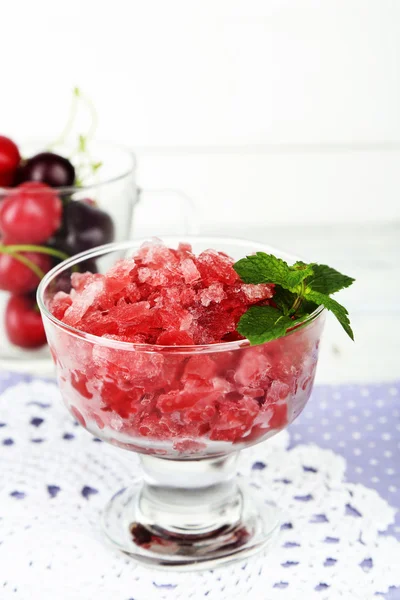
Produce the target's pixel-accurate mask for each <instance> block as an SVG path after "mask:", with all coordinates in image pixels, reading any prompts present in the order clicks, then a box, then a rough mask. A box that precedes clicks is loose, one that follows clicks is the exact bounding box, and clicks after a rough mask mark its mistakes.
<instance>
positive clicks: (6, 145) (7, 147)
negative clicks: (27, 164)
mask: <svg viewBox="0 0 400 600" xmlns="http://www.w3.org/2000/svg"><path fill="white" fill-rule="evenodd" d="M20 160H21V156H20V154H19V150H18V147H17V145H16V144H15V143H14V142H13V141H12V140H10V138H7V137H5V136H4V135H0V187H8V186H10V185H12V184H13V181H14V175H15V172H16V170H17V167H18V165H19V162H20Z"/></svg>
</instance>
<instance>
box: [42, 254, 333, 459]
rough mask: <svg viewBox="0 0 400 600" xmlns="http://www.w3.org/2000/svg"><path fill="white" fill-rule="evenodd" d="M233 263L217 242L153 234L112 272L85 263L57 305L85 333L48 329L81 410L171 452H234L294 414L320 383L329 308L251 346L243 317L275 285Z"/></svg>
mask: <svg viewBox="0 0 400 600" xmlns="http://www.w3.org/2000/svg"><path fill="white" fill-rule="evenodd" d="M233 264H234V260H233V259H232V258H230V257H229V256H227V255H226V254H224V253H222V252H218V251H216V250H212V249H210V250H205V251H204V252H202V253H201V254H200V255H198V256H195V255H194V254H193V252H192V249H191V247H190V246H189V245H188V244H180V245H179V247H178V248H177V249H176V250H175V249H171V248H167V247H166V246H164V245H162V244H161V243H160V244H159V243H152V244H146V245H144V246H142V247H141V248H140V249H139V250H138V251H137V253H136V254H135V255H134V256H133V257H132V258H126V259H123V260H120V261H118V262H117V263H116V264H115V265H114V266H113V267H112V268H111V269H110V270H109V271H108V272H107V273H106V274H105V275H103V274H99V273H96V274H92V273H83V274H81V273H73V274H72V276H71V284H72V288H71V291H70V293H68V294H67V293H65V292H58V293H57V294H56V295H55V296H54V298H53V299H52V300H51V302H50V305H49V308H50V310H51V312H52V313H53V315H54V316H55V317H56V318H57V319H59V320H60V321H62V322H63V323H64V324H65V325H68V326H70V327H73V328H74V329H75V330H79V331H80V332H83V334H82V335H80V334H79V332H76V334H75V335H71V334H70V329H69V328H66V329H63V328H62V327H59V328H51V329H50V330H49V331H47V335H48V339H49V344H50V347H51V348H52V351H53V352H52V354H53V357H54V359H55V360H56V362H57V365H58V374H59V380H60V385H61V388H62V391H63V396H64V398H65V400H66V402H67V404H68V406H69V408H70V410H71V411H72V412H73V414H74V415H75V416H76V418H78V419H79V420H80V421H81V422H82V423H84V424H85V426H86V427H87V428H88V429H89V430H90V431H92V432H93V433H95V434H96V435H98V436H100V437H103V438H104V439H107V440H108V441H111V442H112V443H114V444H117V445H120V446H122V447H126V448H130V449H134V450H137V449H138V448H139V449H140V451H142V452H147V453H155V454H159V455H161V456H167V457H179V456H186V455H187V456H190V457H196V456H199V457H201V456H211V455H218V454H224V453H226V450H227V445H229V446H231V447H232V450H234V449H236V448H237V449H239V448H240V447H243V446H245V445H248V444H250V443H255V442H256V441H259V440H260V439H262V438H266V437H268V436H270V435H272V434H273V433H275V432H276V431H277V430H280V429H282V428H283V427H285V426H286V425H287V424H288V423H289V422H291V421H292V420H293V418H295V416H297V414H298V413H299V412H300V411H301V410H302V408H303V407H304V405H305V403H306V401H307V399H308V397H309V394H310V391H311V386H312V382H313V378H314V372H315V367H316V362H317V354H318V341H319V336H320V332H321V328H322V322H321V319H320V318H317V319H315V320H314V321H311V322H310V323H308V324H307V325H306V326H305V327H303V328H299V329H297V330H294V331H292V332H291V333H290V334H288V335H286V336H284V337H281V338H279V339H276V340H273V341H270V342H268V343H265V344H263V345H260V346H250V344H249V342H248V341H247V340H245V339H243V338H242V336H240V335H239V334H238V332H237V331H236V327H237V324H238V321H239V319H240V317H241V316H242V315H243V314H244V313H245V312H246V311H247V309H248V308H249V307H250V306H252V305H265V304H269V303H271V302H273V294H274V286H273V285H270V284H259V285H251V284H244V283H243V282H242V281H241V280H240V278H239V276H238V275H237V273H236V271H235V270H234V268H233ZM84 334H92V335H91V336H89V337H85V335H84ZM92 336H98V337H97V338H94V337H92ZM99 338H101V339H99ZM121 342H123V343H122V344H121Z"/></svg>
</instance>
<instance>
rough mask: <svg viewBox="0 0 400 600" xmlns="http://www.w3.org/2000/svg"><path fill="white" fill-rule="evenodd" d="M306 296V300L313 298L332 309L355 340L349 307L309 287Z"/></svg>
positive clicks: (313, 300) (312, 299)
mask: <svg viewBox="0 0 400 600" xmlns="http://www.w3.org/2000/svg"><path fill="white" fill-rule="evenodd" d="M305 298H306V300H311V302H315V303H316V304H323V305H324V306H325V308H327V309H328V310H330V311H331V312H332V313H333V314H334V315H335V317H336V318H337V320H338V321H339V323H340V324H341V326H342V327H343V329H344V330H345V332H346V333H347V335H349V336H350V337H351V339H352V340H354V334H353V330H352V329H351V327H350V320H349V317H348V314H349V313H348V312H347V309H346V308H345V307H344V306H342V305H341V304H339V302H336V300H334V299H333V298H330V297H329V296H327V295H326V294H322V293H321V292H315V291H313V290H308V289H307V290H306V292H305Z"/></svg>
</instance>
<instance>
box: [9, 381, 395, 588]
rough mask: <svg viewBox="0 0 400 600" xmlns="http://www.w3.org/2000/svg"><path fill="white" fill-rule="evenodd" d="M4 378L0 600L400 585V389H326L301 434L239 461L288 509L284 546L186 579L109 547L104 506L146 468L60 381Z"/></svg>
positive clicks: (318, 392) (295, 431) (317, 394)
mask: <svg viewBox="0 0 400 600" xmlns="http://www.w3.org/2000/svg"><path fill="white" fill-rule="evenodd" d="M0 379H1V381H0V391H1V390H3V393H2V394H1V396H0V599H1V600H9V599H10V600H36V599H37V600H39V599H40V600H50V599H51V600H55V599H57V600H58V599H61V600H110V599H111V598H112V599H113V600H152V599H155V600H156V599H157V600H190V599H193V600H197V599H199V598H202V599H207V600H214V599H215V600H217V599H218V600H225V599H227V600H228V599H229V600H230V599H232V598H241V599H247V598H257V599H260V600H276V599H279V600H281V599H283V600H292V599H293V600H299V599H301V598H307V600H313V599H318V600H331V599H333V600H335V599H336V598H338V599H339V598H343V599H345V600H369V599H371V600H372V599H376V597H377V596H376V593H380V594H386V593H387V592H388V591H389V592H390V589H389V588H391V586H400V541H399V540H400V535H399V534H400V523H399V522H397V523H396V506H397V507H398V503H399V488H400V485H399V484H400V479H399V473H398V471H397V469H398V467H399V455H400V452H399V447H400V443H399V440H400V433H398V432H399V431H400V425H399V424H400V419H399V416H400V413H399V410H398V398H399V386H398V385H382V386H376V385H375V386H369V387H368V388H366V387H364V388H362V387H359V386H341V387H336V388H333V387H330V386H324V387H319V388H318V387H317V388H316V389H315V391H314V395H313V398H312V400H311V401H310V405H309V407H308V408H307V409H306V411H305V412H304V414H303V415H302V416H301V417H300V419H299V420H298V421H297V423H296V424H295V425H293V426H292V427H291V428H290V433H288V432H282V433H281V434H279V435H278V436H276V437H275V438H273V439H271V440H270V441H268V442H267V443H263V444H259V445H258V446H255V447H253V448H251V449H249V450H247V451H245V452H243V453H242V456H241V459H240V464H239V473H240V476H241V477H243V478H246V479H247V480H248V481H249V483H250V485H252V486H255V487H257V488H260V489H261V490H263V492H264V490H265V497H266V498H269V499H271V500H273V501H275V502H277V503H278V504H279V506H280V507H281V509H282V512H283V526H282V530H281V534H280V538H279V539H278V541H277V543H276V545H275V546H274V547H273V548H272V550H271V551H270V552H269V553H268V554H267V556H263V555H258V556H255V557H253V558H251V559H248V560H246V561H242V562H239V563H234V564H233V565H231V566H225V567H221V568H219V569H215V570H212V571H211V570H209V571H201V572H196V573H177V572H174V571H171V572H165V571H156V570H150V569H148V568H144V567H142V566H140V565H138V564H136V563H135V562H134V561H132V560H130V559H128V558H127V557H125V556H124V555H123V554H121V553H119V552H116V551H115V550H113V549H112V548H111V547H109V546H108V545H107V544H106V543H105V541H104V539H103V537H102V533H101V530H100V527H99V515H100V512H101V510H102V507H103V506H104V504H105V502H106V501H107V500H108V498H109V497H110V495H112V494H113V493H114V492H115V491H117V490H118V489H120V488H122V487H124V486H126V485H128V484H129V482H130V480H131V478H132V477H133V476H135V475H136V474H137V473H138V469H139V467H138V461H137V459H136V457H135V456H134V455H130V454H128V453H124V452H122V451H120V450H116V449H114V448H112V447H110V446H108V445H106V444H104V443H102V442H100V440H97V439H96V438H93V437H92V436H90V435H89V434H88V433H87V432H86V431H84V430H83V429H82V428H81V427H80V426H77V425H76V424H75V423H74V422H73V420H72V419H71V417H70V416H69V414H68V413H67V412H66V410H65V409H64V407H63V406H62V403H61V401H60V398H59V392H58V390H57V387H56V385H55V384H54V383H53V382H45V381H41V380H32V379H30V378H29V377H24V376H21V375H18V376H17V375H11V374H7V373H4V372H3V373H0ZM396 432H397V434H396ZM310 441H312V442H313V443H310ZM385 532H386V533H385ZM389 597H393V598H399V597H400V596H399V595H397V591H396V590H394V589H392V591H391V592H390V596H389Z"/></svg>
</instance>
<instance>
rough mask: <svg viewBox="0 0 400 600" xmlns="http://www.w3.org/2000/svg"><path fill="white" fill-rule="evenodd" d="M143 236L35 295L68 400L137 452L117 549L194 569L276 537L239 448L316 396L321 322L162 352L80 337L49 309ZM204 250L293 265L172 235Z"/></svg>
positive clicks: (103, 252)
mask: <svg viewBox="0 0 400 600" xmlns="http://www.w3.org/2000/svg"><path fill="white" fill-rule="evenodd" d="M143 241H144V240H139V241H132V242H125V243H120V244H109V245H107V246H102V247H100V248H97V249H94V250H91V251H88V252H85V253H82V254H80V255H78V256H75V257H73V258H72V259H70V260H68V261H65V262H63V263H61V264H60V265H58V266H57V267H56V268H54V269H53V270H52V271H50V272H49V273H48V274H47V275H46V276H45V278H44V279H43V280H42V282H41V284H40V287H39V290H38V302H39V307H40V310H41V312H42V316H43V320H44V324H45V329H46V333H47V338H48V342H49V345H50V349H51V353H52V356H53V359H54V362H55V364H56V368H57V377H58V383H59V386H60V389H61V393H62V397H63V400H64V402H65V404H66V406H67V408H68V409H69V410H70V412H71V413H72V414H73V415H74V417H75V418H76V419H77V420H78V421H79V422H80V424H81V425H82V426H83V427H85V428H86V429H87V430H88V431H90V432H91V433H93V434H94V435H96V436H98V437H99V438H101V439H103V440H104V441H106V442H108V443H110V444H113V445H115V446H118V447H120V448H123V449H125V450H130V451H133V452H138V453H139V454H140V458H141V463H142V466H143V470H144V476H143V481H142V482H141V483H140V484H135V485H133V486H131V487H128V488H126V489H124V490H121V491H119V492H117V494H116V495H115V496H114V497H113V498H112V499H111V500H110V502H109V504H108V505H107V507H106V509H105V512H104V515H103V526H104V529H105V532H106V534H107V536H108V538H109V540H111V542H113V544H114V545H115V546H117V547H118V548H119V549H121V550H122V551H124V552H126V553H128V554H130V555H132V556H134V557H135V558H136V559H138V560H141V561H142V562H145V563H149V564H152V565H153V566H158V567H162V566H164V567H168V566H179V567H180V568H186V569H194V568H204V567H209V566H211V565H217V564H221V563H223V562H226V561H229V560H233V559H236V558H242V557H244V556H247V555H248V554H251V553H253V552H255V551H257V550H259V549H261V548H263V547H265V546H266V545H267V544H268V543H269V542H270V540H271V539H272V537H273V535H274V533H276V532H277V531H278V529H279V510H278V509H277V508H276V507H273V506H271V505H270V504H268V503H265V501H260V500H258V499H257V498H256V497H255V493H256V491H255V490H252V491H249V490H247V489H246V488H245V487H244V486H243V485H241V484H240V482H239V481H237V479H236V478H235V464H236V460H237V456H238V452H239V451H240V450H241V449H243V448H246V447H248V446H250V445H252V444H256V443H258V442H261V441H263V440H266V439H267V438H269V437H271V436H272V435H274V434H276V433H277V432H278V431H280V430H281V429H283V428H284V427H286V426H287V425H288V424H289V423H291V422H292V421H293V420H294V419H295V418H296V417H297V416H298V415H299V414H300V412H301V411H302V410H303V408H304V406H305V404H306V403H307V400H308V398H309V396H310V393H311V389H312V385H313V380H314V375H315V369H316V366H317V359H318V346H319V339H320V335H321V331H322V327H323V322H324V314H323V310H321V309H318V310H317V311H315V313H314V314H313V315H311V317H309V318H308V319H307V320H306V321H305V322H304V323H303V324H302V325H301V326H300V327H298V328H296V329H294V330H293V331H291V332H290V333H288V334H287V335H286V336H284V337H282V338H279V339H277V340H274V341H271V342H268V343H265V344H263V345H260V346H250V345H249V342H248V341H247V340H241V341H234V342H225V343H219V344H209V345H204V346H156V345H149V344H133V343H127V342H120V341H116V340H112V339H106V338H104V337H98V336H94V335H90V334H86V333H83V332H82V331H79V330H78V329H75V328H73V327H70V326H68V325H66V324H64V323H62V322H61V321H58V320H57V319H56V318H55V317H54V316H53V315H52V314H51V313H50V311H49V309H48V306H49V302H50V301H51V299H52V297H53V296H54V294H55V293H57V292H58V291H59V290H63V291H69V289H70V283H69V279H70V275H71V273H72V271H73V269H74V266H75V265H76V264H77V263H79V262H82V261H87V260H89V259H93V258H95V259H96V262H97V265H98V269H99V271H100V272H105V271H106V270H107V269H108V268H109V267H110V265H111V264H113V263H114V262H115V261H116V260H117V259H119V258H122V257H126V256H131V255H132V254H133V253H134V251H135V250H136V249H137V248H138V247H139V246H140V245H141V244H142V242H143ZM163 241H164V242H165V243H166V245H167V246H169V247H177V245H178V243H179V242H180V241H184V242H188V243H190V244H192V246H193V252H194V253H196V254H198V253H200V252H201V251H203V250H205V249H207V248H214V249H216V250H219V251H223V252H225V253H227V254H229V255H230V256H232V257H233V258H234V259H239V258H242V257H244V256H245V255H248V254H251V253H253V252H255V251H266V252H273V253H274V254H275V255H277V256H280V257H281V258H284V259H286V260H288V261H291V262H294V261H295V260H296V259H295V258H294V257H291V256H287V255H285V254H283V253H281V252H278V251H276V250H275V249H272V248H270V247H268V246H264V245H262V244H258V243H255V242H248V241H243V240H234V239H226V238H218V237H214V238H206V237H204V238H203V237H190V238H184V239H183V240H182V239H178V238H176V237H165V238H163Z"/></svg>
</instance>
